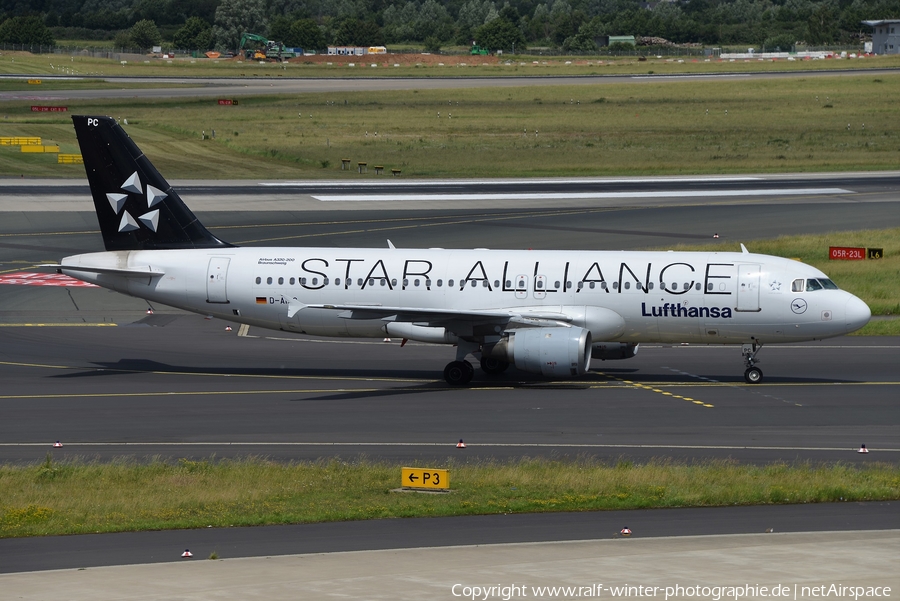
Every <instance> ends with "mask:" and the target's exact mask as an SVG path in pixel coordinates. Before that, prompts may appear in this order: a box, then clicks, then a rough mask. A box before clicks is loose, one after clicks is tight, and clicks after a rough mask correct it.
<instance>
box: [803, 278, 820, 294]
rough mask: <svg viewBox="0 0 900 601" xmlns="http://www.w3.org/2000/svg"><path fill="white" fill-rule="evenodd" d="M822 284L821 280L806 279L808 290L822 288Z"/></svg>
mask: <svg viewBox="0 0 900 601" xmlns="http://www.w3.org/2000/svg"><path fill="white" fill-rule="evenodd" d="M821 289H822V284H820V283H819V280H814V279H812V278H810V279H808V280H806V291H807V292H813V291H814V290H821Z"/></svg>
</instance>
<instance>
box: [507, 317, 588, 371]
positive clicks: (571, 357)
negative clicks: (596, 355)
mask: <svg viewBox="0 0 900 601" xmlns="http://www.w3.org/2000/svg"><path fill="white" fill-rule="evenodd" d="M503 342H505V345H504V344H501V343H503ZM501 343H498V345H497V346H498V347H501V348H502V347H504V346H505V350H506V357H507V359H508V360H509V362H510V363H514V364H515V366H516V367H517V368H519V369H521V370H522V371H527V372H531V373H534V374H541V375H543V376H545V377H548V378H563V377H569V376H581V375H583V374H585V373H587V371H588V369H590V367H591V332H590V330H586V329H585V328H575V327H559V328H523V329H520V330H510V331H509V332H508V338H506V339H505V340H503V341H501ZM498 350H499V349H498ZM492 356H496V354H492Z"/></svg>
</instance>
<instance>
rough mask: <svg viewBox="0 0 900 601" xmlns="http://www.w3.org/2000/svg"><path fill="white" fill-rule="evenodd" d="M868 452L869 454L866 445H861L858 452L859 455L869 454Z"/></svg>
mask: <svg viewBox="0 0 900 601" xmlns="http://www.w3.org/2000/svg"><path fill="white" fill-rule="evenodd" d="M868 452H869V449H867V448H866V445H860V447H859V450H858V451H857V453H868Z"/></svg>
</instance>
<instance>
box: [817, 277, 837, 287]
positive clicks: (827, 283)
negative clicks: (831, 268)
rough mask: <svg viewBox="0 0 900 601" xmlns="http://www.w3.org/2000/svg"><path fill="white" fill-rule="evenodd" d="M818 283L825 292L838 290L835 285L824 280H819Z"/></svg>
mask: <svg viewBox="0 0 900 601" xmlns="http://www.w3.org/2000/svg"><path fill="white" fill-rule="evenodd" d="M819 283H820V284H822V287H823V288H824V289H825V290H838V287H837V284H835V283H834V282H832V281H831V280H828V279H825V278H819Z"/></svg>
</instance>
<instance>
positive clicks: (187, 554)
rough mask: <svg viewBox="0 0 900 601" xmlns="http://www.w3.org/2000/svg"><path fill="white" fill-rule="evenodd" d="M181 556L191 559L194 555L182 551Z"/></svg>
mask: <svg viewBox="0 0 900 601" xmlns="http://www.w3.org/2000/svg"><path fill="white" fill-rule="evenodd" d="M181 556H182V557H193V556H194V554H193V553H191V552H190V551H188V550H187V549H185V550H184V553H182V554H181Z"/></svg>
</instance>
